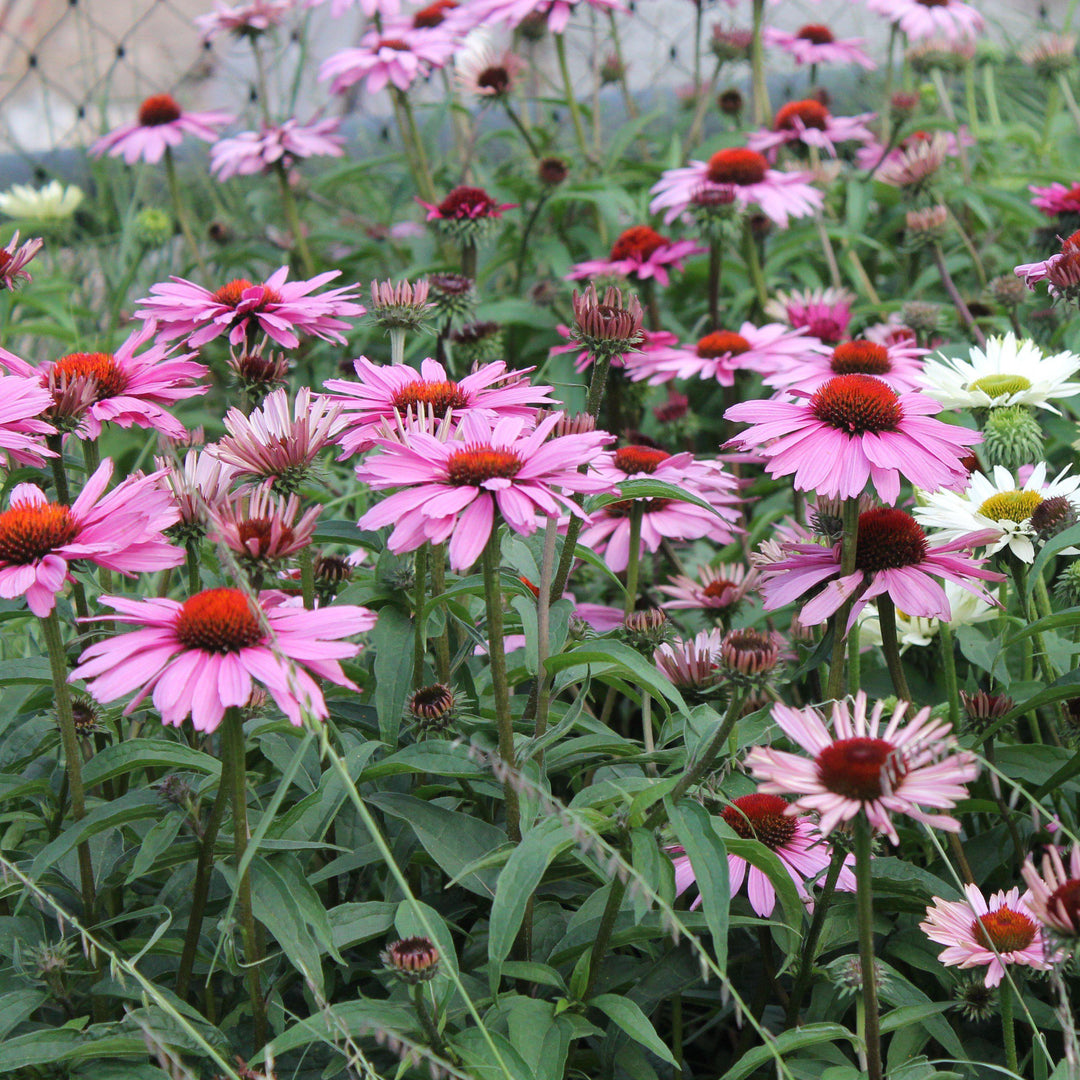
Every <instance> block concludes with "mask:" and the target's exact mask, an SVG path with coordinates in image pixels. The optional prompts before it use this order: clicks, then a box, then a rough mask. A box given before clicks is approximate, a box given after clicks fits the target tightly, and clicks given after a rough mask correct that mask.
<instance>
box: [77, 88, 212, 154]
mask: <svg viewBox="0 0 1080 1080" xmlns="http://www.w3.org/2000/svg"><path fill="white" fill-rule="evenodd" d="M232 119H233V118H232V116H231V115H230V114H229V113H226V112H203V113H188V112H184V111H183V110H182V109H181V108H180V106H179V105H178V104H177V103H176V101H175V100H174V99H173V98H172V96H171V95H169V94H154V95H153V96H152V97H148V98H147V99H146V100H145V101H144V102H143V103H142V104H141V105H140V106H139V118H138V120H137V121H136V122H135V123H132V124H122V125H121V126H120V127H118V128H115V129H114V130H112V131H110V132H109V133H108V134H107V135H103V136H102V137H101V138H100V139H98V140H97V141H96V142H95V143H94V144H93V145H92V146H91V147H90V153H91V154H92V155H93V156H94V157H100V156H101V155H102V154H104V153H106V152H108V155H109V157H120V156H121V155H123V158H124V162H125V163H126V164H128V165H134V164H135V162H136V161H138V160H139V159H140V158H141V159H142V160H143V161H145V162H146V163H147V164H149V165H154V164H156V163H157V162H159V161H160V160H161V159H162V157H163V156H164V154H165V151H166V150H168V149H170V148H171V147H174V146H179V145H180V144H181V143H182V142H183V141H184V136H185V135H194V136H195V138H197V139H202V140H203V141H204V142H211V143H212V142H214V141H215V140H216V139H217V137H218V129H219V128H222V127H224V126H225V125H226V124H228V123H230V122H231V121H232Z"/></svg>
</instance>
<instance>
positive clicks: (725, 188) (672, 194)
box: [649, 147, 825, 229]
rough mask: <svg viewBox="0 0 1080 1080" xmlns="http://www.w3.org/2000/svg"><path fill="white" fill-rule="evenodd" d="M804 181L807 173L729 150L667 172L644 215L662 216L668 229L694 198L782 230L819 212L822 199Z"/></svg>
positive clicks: (744, 151)
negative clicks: (720, 200) (754, 212)
mask: <svg viewBox="0 0 1080 1080" xmlns="http://www.w3.org/2000/svg"><path fill="white" fill-rule="evenodd" d="M810 180H811V176H810V174H809V173H805V172H781V171H779V170H778V169H771V168H769V163H768V161H767V160H766V159H765V158H764V157H763V156H762V155H761V154H759V153H758V152H757V151H755V150H750V149H743V148H741V147H732V148H729V149H727V150H717V152H716V153H715V154H713V156H712V157H711V158H709V160H708V162H704V161H691V162H690V164H689V165H688V166H686V167H685V168H682V169H668V170H667V171H666V172H665V173H664V174H663V176H661V177H660V180H659V182H658V183H656V184H654V185H653V187H652V189H651V192H650V193H651V194H652V195H654V196H655V198H654V199H653V201H652V202H651V203H650V204H649V212H650V213H651V214H656V213H659V212H660V211H661V210H665V211H667V212H666V213H665V215H664V223H665V224H667V225H670V224H671V222H673V221H674V220H675V219H676V218H677V217H679V215H680V214H682V213H683V212H684V211H685V210H686V209H687V208H688V207H689V206H691V205H692V204H693V202H694V200H695V198H697V199H700V198H701V197H702V196H703V195H705V196H708V195H710V194H713V195H717V196H723V197H727V196H730V197H731V198H732V199H733V200H734V201H735V202H736V203H738V205H739V208H740V209H746V208H747V207H751V206H753V207H756V208H757V209H760V210H761V212H762V213H763V214H764V215H765V216H766V217H768V218H769V219H770V220H771V221H773V222H774V223H775V224H776V225H779V226H780V228H782V229H785V228H787V223H788V218H789V217H806V216H807V215H809V214H813V213H814V212H815V211H817V210H819V209H821V206H822V204H823V202H824V198H825V197H824V195H823V194H822V193H821V192H820V191H819V190H818V189H817V188H815V187H813V186H812V185H811V183H810Z"/></svg>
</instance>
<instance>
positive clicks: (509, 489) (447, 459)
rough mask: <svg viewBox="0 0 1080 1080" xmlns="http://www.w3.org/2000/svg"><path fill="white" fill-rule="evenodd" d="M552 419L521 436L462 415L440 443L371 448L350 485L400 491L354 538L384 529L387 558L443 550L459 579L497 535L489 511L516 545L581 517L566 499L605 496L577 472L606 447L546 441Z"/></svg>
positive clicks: (593, 438) (511, 423) (584, 439)
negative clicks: (389, 529) (517, 539)
mask: <svg viewBox="0 0 1080 1080" xmlns="http://www.w3.org/2000/svg"><path fill="white" fill-rule="evenodd" d="M560 419H561V414H559V413H556V414H555V415H553V416H549V417H548V418H547V419H546V420H543V421H541V422H540V423H539V424H537V425H536V427H535V428H533V429H532V430H529V426H528V425H527V424H526V421H525V419H524V418H523V417H520V416H507V417H502V418H500V419H499V420H498V421H497V422H495V423H492V421H491V420H490V419H488V418H486V417H484V416H482V415H481V414H479V413H470V414H469V415H467V416H465V417H464V418H463V419H462V421H461V424H460V425H459V426H458V428H457V429H456V431H455V432H454V437H453V438H451V439H447V440H445V441H443V440H440V439H438V438H436V437H434V436H432V435H430V434H428V433H426V432H409V433H406V439H405V441H403V442H395V441H393V440H391V439H380V440H378V441H377V445H378V446H379V447H380V448H381V449H380V452H379V453H375V454H371V455H369V456H368V457H367V459H366V460H365V461H364V462H363V463H361V464H360V465H358V466H357V469H356V475H357V477H358V478H359V479H360V480H361V481H363V482H364V483H367V484H368V485H370V486H371V487H373V488H376V489H378V490H383V489H386V488H400V489H401V490H399V491H397V492H395V493H394V494H392V495H390V496H388V497H387V498H385V499H383V500H382V502H380V503H378V504H376V505H375V506H374V507H372V509H370V510H369V511H368V512H367V513H366V514H365V515H364V516H363V517H362V518H361V519H360V521H359V523H358V525H359V528H361V529H379V528H382V527H383V526H385V525H393V526H394V531H393V533H391V535H390V539H389V540H388V541H387V546H388V547H389V548H390V550H391V551H393V552H396V553H401V552H404V551H413V550H415V549H416V548H418V547H419V546H420V545H421V544H423V543H425V542H427V541H431V542H432V543H436V544H441V543H443V542H444V541H447V540H449V546H448V548H447V554H448V555H449V557H450V565H451V566H452V567H453V568H454V569H455V570H465V569H467V568H468V567H470V566H472V564H473V563H474V562H475V561H476V559H477V558H478V557H479V555H480V552H481V551H482V550H483V548H484V545H485V544H486V543H487V541H488V537H489V536H490V535H491V531H492V529H494V528H495V527H496V524H497V523H496V520H495V511H496V509H497V510H498V511H499V514H500V516H501V517H502V519H503V520H504V521H505V522H506V523H507V525H509V526H510V528H511V529H512V530H513V531H514V532H517V533H521V534H523V535H525V536H529V535H531V534H532V533H533V532H535V531H536V529H537V528H538V527H539V526H540V525H541V524H542V523H543V520H544V518H545V517H554V516H557V515H559V514H561V513H562V512H563V511H566V512H568V513H571V514H574V515H576V516H578V517H583V516H584V515H583V514H582V511H581V510H580V509H579V508H578V506H577V505H576V504H575V503H574V502H572V501H571V500H570V499H569V498H568V497H567V495H569V494H574V493H576V492H582V493H593V492H601V491H609V490H610V488H611V485H610V483H609V481H608V480H606V479H604V478H602V477H599V476H597V475H595V474H594V473H590V472H579V471H578V466H580V465H588V464H591V463H592V462H594V461H595V460H596V458H597V455H598V454H599V453H600V451H601V448H602V447H603V446H604V444H605V443H608V442H610V441H611V438H612V437H611V436H610V435H608V434H606V433H605V432H602V431H590V432H583V433H581V434H576V435H562V436H554V437H553V436H552V432H553V430H554V428H555V426H556V425H557V424H558V423H559V421H560ZM581 542H582V543H584V542H585V541H584V538H583V539H582V541H581Z"/></svg>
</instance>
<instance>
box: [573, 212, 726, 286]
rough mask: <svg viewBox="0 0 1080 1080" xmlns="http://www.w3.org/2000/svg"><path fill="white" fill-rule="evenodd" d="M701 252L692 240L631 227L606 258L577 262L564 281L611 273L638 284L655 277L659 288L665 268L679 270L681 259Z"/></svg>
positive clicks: (643, 226)
mask: <svg viewBox="0 0 1080 1080" xmlns="http://www.w3.org/2000/svg"><path fill="white" fill-rule="evenodd" d="M703 251H705V248H703V247H699V246H698V245H697V244H695V243H694V241H693V240H668V239H667V238H666V237H663V236H661V235H660V234H659V233H658V232H657V231H656V230H655V229H653V228H651V227H650V226H648V225H635V226H634V227H633V228H630V229H627V230H626V231H625V232H624V233H623V234H622V235H621V236H620V237H619V239H618V240H616V241H615V243H614V245H613V246H612V248H611V254H610V255H609V256H608V257H607V258H606V259H592V260H590V261H588V262H582V263H577V264H576V265H574V266H572V267H571V268H570V273H568V274H567V275H566V280H567V281H577V280H579V279H581V278H591V277H599V276H602V275H605V274H614V275H618V276H619V277H633V278H636V279H637V280H638V281H645V280H646V279H648V278H655V279H656V280H657V281H658V282H659V283H660V284H661V285H667V284H668V280H669V279H668V267H671V268H672V269H674V270H681V269H682V267H683V260H685V259H688V258H689V257H690V256H691V255H700V254H701V253H702V252H703Z"/></svg>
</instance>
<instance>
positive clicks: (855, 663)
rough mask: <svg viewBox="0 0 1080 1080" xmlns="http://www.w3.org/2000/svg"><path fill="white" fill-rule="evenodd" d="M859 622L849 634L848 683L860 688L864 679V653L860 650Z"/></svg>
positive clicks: (854, 624) (855, 688)
mask: <svg viewBox="0 0 1080 1080" xmlns="http://www.w3.org/2000/svg"><path fill="white" fill-rule="evenodd" d="M860 644H861V643H860V641H859V624H858V622H855V623H853V624H852V627H851V629H850V630H849V631H848V636H847V664H848V685H849V686H851V687H852V689H854V690H858V688H859V686H860V684H861V681H862V654H861V653H860V652H859V647H860Z"/></svg>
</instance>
